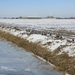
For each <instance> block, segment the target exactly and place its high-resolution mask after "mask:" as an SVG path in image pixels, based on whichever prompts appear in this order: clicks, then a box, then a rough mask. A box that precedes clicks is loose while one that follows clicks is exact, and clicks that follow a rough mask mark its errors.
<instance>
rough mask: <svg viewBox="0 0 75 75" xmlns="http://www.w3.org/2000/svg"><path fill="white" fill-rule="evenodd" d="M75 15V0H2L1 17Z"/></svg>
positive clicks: (0, 1)
mask: <svg viewBox="0 0 75 75" xmlns="http://www.w3.org/2000/svg"><path fill="white" fill-rule="evenodd" d="M18 16H41V17H45V16H55V17H71V16H72V17H75V0H0V17H18Z"/></svg>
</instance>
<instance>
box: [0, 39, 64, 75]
mask: <svg viewBox="0 0 75 75" xmlns="http://www.w3.org/2000/svg"><path fill="white" fill-rule="evenodd" d="M0 75H63V74H62V73H60V72H58V71H55V70H54V69H53V67H52V66H50V65H49V64H48V63H46V62H44V61H42V60H41V59H39V58H36V57H35V56H33V54H31V53H29V52H26V51H24V50H23V49H22V48H19V47H16V46H14V45H13V44H11V43H9V42H6V41H3V40H0Z"/></svg>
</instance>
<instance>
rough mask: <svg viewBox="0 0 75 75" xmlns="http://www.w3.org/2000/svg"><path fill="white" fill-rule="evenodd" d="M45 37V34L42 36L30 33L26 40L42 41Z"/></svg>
mask: <svg viewBox="0 0 75 75" xmlns="http://www.w3.org/2000/svg"><path fill="white" fill-rule="evenodd" d="M46 38H47V37H46V36H42V35H40V34H38V35H37V34H32V35H30V36H29V37H28V38H27V40H29V41H32V42H41V41H44V40H45V39H46Z"/></svg>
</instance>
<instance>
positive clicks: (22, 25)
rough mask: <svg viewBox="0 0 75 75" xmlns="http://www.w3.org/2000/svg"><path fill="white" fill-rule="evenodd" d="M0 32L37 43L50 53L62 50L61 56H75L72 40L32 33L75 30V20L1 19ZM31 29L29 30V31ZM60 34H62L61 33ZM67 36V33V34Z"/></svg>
mask: <svg viewBox="0 0 75 75" xmlns="http://www.w3.org/2000/svg"><path fill="white" fill-rule="evenodd" d="M0 26H1V27H0V30H3V31H5V32H10V33H11V34H14V35H15V36H18V37H21V38H24V39H27V40H29V41H31V42H37V43H39V44H41V45H42V46H43V47H46V48H48V50H49V51H51V52H52V51H55V50H57V49H58V48H60V51H59V53H58V54H59V55H60V54H62V53H63V52H66V53H67V54H68V55H69V56H75V43H74V41H72V38H69V37H67V36H66V37H65V36H57V35H56V34H51V35H50V33H47V34H46V33H45V34H44V35H43V32H41V33H38V34H36V33H35V31H34V33H33V34H31V33H30V32H31V31H32V30H38V31H40V30H44V31H45V30H48V29H56V30H59V29H60V30H62V29H65V30H68V31H74V30H75V19H73V20H70V19H67V20H65V19H61V20H56V19H53V20H49V19H41V20H27V19H0ZM27 29H29V30H27ZM59 33H60V32H59ZM65 34H67V32H66V33H65ZM72 36H73V39H75V36H74V32H73V34H72Z"/></svg>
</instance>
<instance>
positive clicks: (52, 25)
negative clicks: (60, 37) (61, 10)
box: [0, 19, 75, 31]
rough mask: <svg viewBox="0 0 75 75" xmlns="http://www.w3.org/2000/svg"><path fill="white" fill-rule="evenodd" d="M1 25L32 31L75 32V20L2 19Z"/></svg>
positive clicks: (0, 20)
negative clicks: (60, 30) (59, 30)
mask: <svg viewBox="0 0 75 75" xmlns="http://www.w3.org/2000/svg"><path fill="white" fill-rule="evenodd" d="M0 23H4V24H5V25H6V24H7V25H8V24H10V25H12V26H21V27H27V28H31V29H36V30H37V29H39V30H40V29H43V30H44V29H46V30H49V29H57V30H58V29H66V30H72V31H73V30H75V19H34V20H32V19H31V20H28V19H0Z"/></svg>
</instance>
